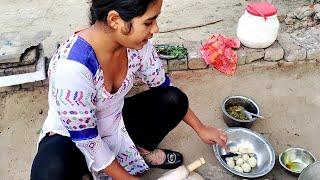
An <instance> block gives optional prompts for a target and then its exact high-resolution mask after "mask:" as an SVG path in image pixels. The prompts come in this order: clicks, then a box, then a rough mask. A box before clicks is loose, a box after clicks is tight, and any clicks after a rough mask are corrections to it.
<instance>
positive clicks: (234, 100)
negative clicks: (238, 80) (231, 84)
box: [221, 95, 260, 128]
mask: <svg viewBox="0 0 320 180" xmlns="http://www.w3.org/2000/svg"><path fill="white" fill-rule="evenodd" d="M231 106H242V107H244V109H246V110H247V111H249V112H252V113H254V114H257V115H260V108H259V106H258V104H257V103H256V102H254V101H253V100H252V99H250V98H248V97H246V96H240V95H237V96H229V97H226V98H225V99H224V100H223V102H222V104H221V110H222V113H223V120H224V122H225V123H226V124H227V125H228V126H229V127H244V128H251V126H252V125H253V123H254V122H255V121H256V120H257V118H256V117H253V118H252V119H250V120H241V119H237V118H234V117H232V116H231V115H230V114H229V113H228V112H227V109H229V107H231Z"/></svg>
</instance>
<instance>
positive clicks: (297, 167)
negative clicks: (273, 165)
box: [279, 148, 316, 176]
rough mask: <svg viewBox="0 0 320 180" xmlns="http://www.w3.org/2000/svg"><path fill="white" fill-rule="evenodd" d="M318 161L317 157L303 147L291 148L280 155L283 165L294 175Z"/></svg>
mask: <svg viewBox="0 0 320 180" xmlns="http://www.w3.org/2000/svg"><path fill="white" fill-rule="evenodd" d="M315 161H316V159H315V157H314V156H313V155H312V154H311V153H310V152H309V151H307V150H305V149H302V148H289V149H287V150H285V151H284V152H283V153H281V154H280V155H279V162H280V164H281V166H282V167H283V168H284V169H285V170H287V171H288V172H289V173H290V174H292V175H294V176H299V175H300V173H301V172H302V170H303V169H305V168H306V167H307V166H309V165H310V164H312V163H314V162H315Z"/></svg>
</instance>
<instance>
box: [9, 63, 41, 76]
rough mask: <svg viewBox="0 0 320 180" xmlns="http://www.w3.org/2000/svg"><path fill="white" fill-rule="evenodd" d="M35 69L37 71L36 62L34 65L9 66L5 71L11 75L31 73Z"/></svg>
mask: <svg viewBox="0 0 320 180" xmlns="http://www.w3.org/2000/svg"><path fill="white" fill-rule="evenodd" d="M35 71H36V64H32V65H26V66H20V67H13V68H8V69H6V70H5V71H4V73H5V75H6V76H9V75H15V74H24V73H31V72H35Z"/></svg>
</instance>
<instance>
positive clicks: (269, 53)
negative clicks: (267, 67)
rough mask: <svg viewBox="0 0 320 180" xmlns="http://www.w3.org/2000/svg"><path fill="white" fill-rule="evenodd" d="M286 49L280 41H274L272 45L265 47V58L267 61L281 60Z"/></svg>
mask: <svg viewBox="0 0 320 180" xmlns="http://www.w3.org/2000/svg"><path fill="white" fill-rule="evenodd" d="M283 56H284V50H283V48H282V47H281V46H280V44H279V43H278V41H276V42H274V43H273V44H272V45H271V46H270V47H268V48H266V49H265V54H264V60H265V61H279V60H280V59H283Z"/></svg>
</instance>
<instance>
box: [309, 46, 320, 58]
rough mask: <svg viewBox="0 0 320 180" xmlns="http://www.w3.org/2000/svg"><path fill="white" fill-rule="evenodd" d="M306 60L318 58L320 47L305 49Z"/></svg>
mask: <svg viewBox="0 0 320 180" xmlns="http://www.w3.org/2000/svg"><path fill="white" fill-rule="evenodd" d="M307 60H320V49H307Z"/></svg>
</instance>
